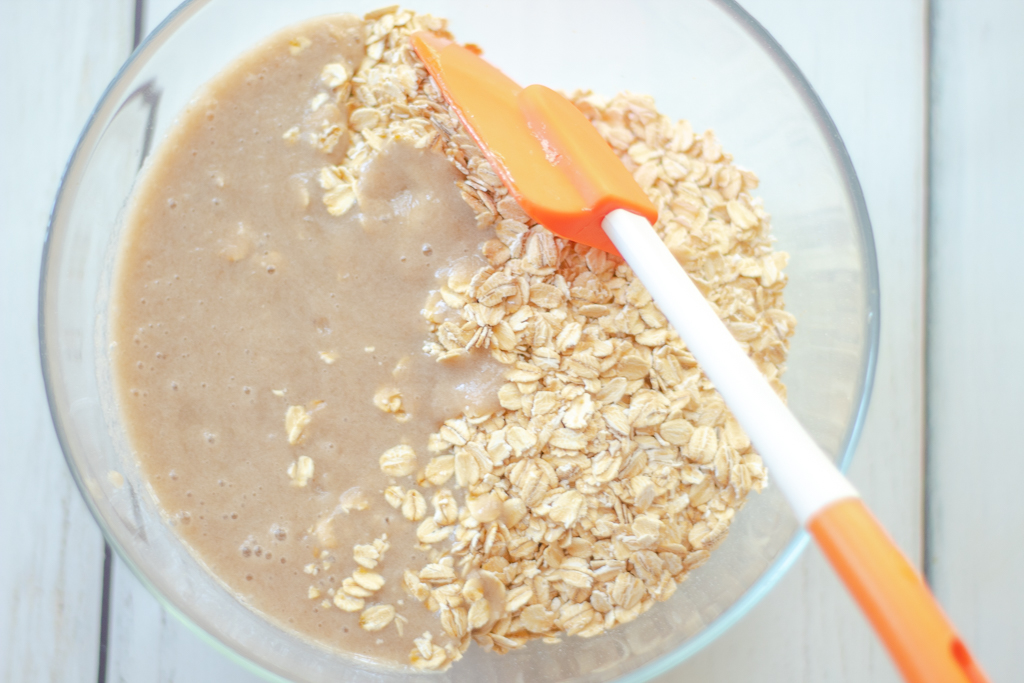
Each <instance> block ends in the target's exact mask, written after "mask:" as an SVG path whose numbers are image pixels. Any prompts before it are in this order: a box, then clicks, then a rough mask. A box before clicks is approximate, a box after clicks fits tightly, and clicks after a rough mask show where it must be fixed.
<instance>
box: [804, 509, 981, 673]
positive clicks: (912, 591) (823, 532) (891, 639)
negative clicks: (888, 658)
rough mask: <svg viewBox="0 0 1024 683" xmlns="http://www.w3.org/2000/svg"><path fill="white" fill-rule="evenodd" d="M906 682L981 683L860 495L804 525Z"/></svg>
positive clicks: (931, 598) (923, 586)
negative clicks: (883, 644)
mask: <svg viewBox="0 0 1024 683" xmlns="http://www.w3.org/2000/svg"><path fill="white" fill-rule="evenodd" d="M807 528H808V530H809V531H810V532H811V535H813V536H814V538H815V540H816V541H817V542H818V545H819V546H820V547H821V550H822V552H823V553H824V554H825V556H826V557H827V558H828V559H829V562H831V563H832V566H833V567H834V568H835V570H836V573H838V574H839V577H840V578H841V579H842V580H843V582H844V583H845V584H846V587H847V588H848V589H849V591H850V593H851V594H852V595H853V597H854V599H855V600H856V601H857V603H858V604H859V605H860V607H861V609H862V610H863V611H864V614H865V616H867V618H868V620H869V621H870V622H871V624H872V626H873V627H874V629H875V631H876V632H877V633H878V635H879V637H880V638H881V639H882V641H883V642H884V643H885V646H886V647H887V648H888V650H889V653H890V654H891V655H892V658H893V660H894V662H895V663H896V666H897V668H899V670H900V672H901V673H902V674H903V677H904V678H905V679H906V680H907V681H909V682H910V683H988V678H987V677H986V676H985V674H984V672H983V671H982V670H981V667H980V666H978V664H977V663H976V662H975V661H974V659H973V658H972V657H971V654H970V652H968V650H967V647H966V646H965V645H964V643H963V641H962V640H961V639H960V636H959V635H957V633H956V631H955V630H954V629H953V626H952V624H951V623H950V621H949V619H948V618H947V617H946V615H945V613H943V611H942V608H941V607H939V604H938V602H937V601H936V600H935V597H934V596H933V595H932V593H931V591H930V590H929V589H928V586H927V585H926V584H925V582H924V579H923V578H922V577H921V575H920V574H919V573H918V572H917V570H916V569H914V567H913V566H912V565H911V564H910V562H909V561H908V560H907V558H906V557H905V556H904V555H903V553H902V552H900V550H899V548H898V547H897V546H896V544H895V543H894V542H893V540H892V539H891V538H890V537H889V535H888V534H887V533H886V532H885V529H883V528H882V526H881V525H880V524H879V523H878V521H877V520H876V519H875V517H874V515H872V514H871V512H870V510H868V508H867V506H866V505H864V502H863V501H862V500H860V499H859V498H846V499H843V500H840V501H838V502H836V503H833V504H832V505H830V506H828V507H826V508H825V509H824V510H822V511H821V512H819V513H818V514H817V515H816V516H815V517H814V518H813V519H811V521H810V523H809V524H808V525H807Z"/></svg>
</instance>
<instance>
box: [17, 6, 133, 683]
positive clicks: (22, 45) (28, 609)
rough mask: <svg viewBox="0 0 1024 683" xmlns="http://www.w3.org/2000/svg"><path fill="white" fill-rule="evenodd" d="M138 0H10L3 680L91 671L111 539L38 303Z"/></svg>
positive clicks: (89, 675)
mask: <svg viewBox="0 0 1024 683" xmlns="http://www.w3.org/2000/svg"><path fill="white" fill-rule="evenodd" d="M130 5H131V3H130V2H129V1H128V0H96V1H94V2H88V3H80V2H75V3H57V2H50V1H46V2H35V1H32V0H16V1H13V2H10V1H5V2H3V3H0V46H2V47H0V59H2V62H0V73H2V74H3V75H2V78H3V81H2V83H3V85H2V87H3V90H2V95H0V207H2V219H0V220H2V230H3V233H2V234H3V239H4V248H3V249H0V320H3V328H2V329H3V332H2V336H0V453H2V457H3V468H4V470H3V476H2V477H0V519H3V520H4V523H3V528H4V544H3V556H2V558H0V680H3V681H10V682H12V683H13V682H21V681H24V682H26V683H36V682H38V681H69V682H70V681H94V680H96V675H97V662H98V659H97V654H98V651H99V623H100V609H101V594H102V574H103V540H102V538H101V536H100V532H99V529H98V528H97V526H96V524H95V522H94V521H93V518H92V516H91V515H90V514H89V512H88V511H87V509H86V507H85V504H84V503H83V501H82V497H81V496H80V495H79V492H78V490H77V489H76V488H75V485H74V483H73V482H72V480H71V476H70V474H69V473H68V470H67V466H66V465H65V463H64V458H63V456H62V454H61V450H60V447H59V445H58V444H57V439H56V436H55V435H54V431H53V423H52V422H51V420H50V412H49V409H48V408H47V404H46V397H45V393H44V390H43V382H42V377H41V374H40V369H39V351H38V348H39V347H38V343H37V335H36V306H37V296H36V294H37V291H38V287H39V267H40V257H41V254H42V247H43V239H44V235H45V233H46V226H47V221H48V217H49V213H50V208H51V207H52V205H53V200H54V197H55V195H56V193H57V187H58V184H59V181H60V177H61V173H62V172H63V170H64V166H65V164H66V163H67V160H68V157H69V156H70V155H71V151H72V149H73V147H74V144H75V140H76V139H77V136H78V134H79V132H80V131H81V130H82V127H83V126H84V124H85V121H86V119H87V117H88V115H89V112H90V111H91V110H92V107H93V106H94V105H95V103H96V101H97V100H98V99H99V96H100V94H101V93H102V92H103V89H104V88H105V87H106V85H107V83H108V82H109V81H110V79H111V77H112V76H113V75H114V73H115V72H116V71H117V68H118V67H119V66H120V65H121V63H122V62H123V61H124V59H125V57H127V55H128V53H129V51H130V49H131V23H130V16H131V15H130V14H129V11H130Z"/></svg>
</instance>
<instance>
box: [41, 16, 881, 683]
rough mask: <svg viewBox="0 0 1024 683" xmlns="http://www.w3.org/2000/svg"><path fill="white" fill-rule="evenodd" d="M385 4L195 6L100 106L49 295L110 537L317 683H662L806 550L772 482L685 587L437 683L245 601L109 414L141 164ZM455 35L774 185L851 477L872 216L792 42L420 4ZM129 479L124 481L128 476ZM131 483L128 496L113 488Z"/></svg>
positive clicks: (779, 228) (739, 25)
mask: <svg viewBox="0 0 1024 683" xmlns="http://www.w3.org/2000/svg"><path fill="white" fill-rule="evenodd" d="M380 2H381V0H343V1H342V2H338V1H337V0H291V2H287V3H281V2H269V1H268V2H262V3H254V2H252V0H196V1H194V2H190V3H187V4H185V5H183V6H182V7H180V8H179V9H178V10H177V11H175V12H174V13H173V14H171V16H170V17H168V18H167V20H166V21H164V22H163V24H162V25H161V26H160V27H159V28H158V29H157V30H156V31H155V32H154V33H153V34H152V35H150V36H149V37H148V38H147V39H146V40H145V42H143V44H142V45H141V46H140V47H139V49H138V50H136V51H135V54H133V55H132V57H131V59H129V60H128V62H127V64H125V66H124V67H123V68H122V69H121V71H120V73H118V75H117V77H116V78H115V79H114V81H113V83H111V85H110V87H109V88H108V89H107V92H106V93H105V94H104V96H103V98H102V99H101V100H100V103H99V105H98V106H97V108H96V110H95V112H94V113H93V115H92V118H91V119H90V121H89V123H88V125H87V126H86V128H85V131H84V132H83V133H82V137H81V139H80V140H79V142H78V146H77V148H76V150H75V152H74V155H73V156H72V158H71V161H70V163H69V165H68V168H67V171H66V173H65V176H64V179H63V183H62V185H61V189H60V193H59V194H58V197H57V201H56V205H55V207H54V211H53V216H52V219H51V224H50V230H49V235H48V238H47V242H46V248H45V253H44V257H43V269H42V279H41V283H40V288H41V292H40V311H39V334H40V345H41V354H42V366H43V372H44V375H45V379H46V387H47V393H48V397H49V402H50V409H51V411H52V414H53V420H54V424H55V426H56V429H57V434H58V436H59V438H60V442H61V445H62V447H63V449H64V454H65V456H66V458H67V461H68V465H69V467H70V468H71V472H72V474H73V475H74V477H75V479H76V481H77V482H78V485H79V487H80V488H81V491H82V494H83V496H85V499H86V501H87V503H88V505H89V507H90V509H91V510H92V513H93V515H95V517H96V520H97V521H98V522H99V524H100V527H102V529H103V532H104V534H105V535H106V538H107V540H108V541H109V542H110V544H111V545H112V546H113V547H114V548H115V549H116V551H117V552H118V553H119V554H120V555H121V557H122V559H123V560H124V561H125V563H126V564H127V565H128V566H129V567H130V568H131V569H132V571H134V572H135V574H136V575H137V576H138V577H139V579H140V580H141V581H142V582H143V584H144V585H146V586H147V588H148V589H149V590H150V591H151V592H152V593H153V595H154V596H156V598H157V599H158V600H159V601H160V602H161V603H162V604H163V605H164V607H165V608H167V609H168V610H169V611H170V612H172V613H173V614H175V615H176V616H177V617H178V618H179V619H181V620H182V621H183V622H184V623H185V624H186V625H187V626H189V627H190V628H191V629H193V630H194V631H196V632H198V633H199V634H200V635H201V636H202V637H203V638H204V639H205V640H207V641H208V642H211V643H213V644H214V645H216V646H218V647H220V648H222V649H223V650H225V651H226V652H228V653H229V655H231V656H232V657H234V658H235V659H237V660H238V661H240V662H241V663H243V664H244V665H246V666H248V667H249V668H251V669H253V670H256V671H258V672H260V673H262V674H263V675H264V676H266V677H268V678H271V679H275V678H284V679H292V680H300V681H310V682H319V681H329V680H346V681H379V682H381V683H385V682H391V681H394V682H397V681H412V680H417V679H420V678H422V679H426V678H427V677H428V676H429V678H430V680H431V681H436V682H440V681H470V680H473V681H477V680H487V681H495V682H499V681H530V682H531V683H541V682H543V681H555V680H558V681H569V680H572V681H592V682H597V681H607V680H612V679H616V678H620V677H623V678H624V680H630V681H639V680H646V679H648V678H650V677H652V676H654V675H656V674H658V673H660V672H662V671H665V670H667V669H668V668H669V667H672V666H674V665H676V664H678V663H679V662H681V661H683V660H684V659H686V658H687V657H689V656H690V655H692V654H693V653H695V652H696V651H698V650H699V649H700V648H702V647H704V646H705V645H707V644H708V643H709V642H711V640H713V639H714V638H715V637H717V636H718V635H719V634H721V633H722V632H723V631H724V630H725V629H727V628H728V627H729V626H730V625H731V624H733V623H734V622H735V621H736V620H737V619H739V618H740V617H741V616H742V615H743V614H745V613H746V612H747V611H748V610H750V608H751V607H752V606H753V605H754V604H755V603H756V602H757V601H758V600H759V599H760V598H761V597H762V596H763V595H764V594H765V592H767V591H768V590H769V589H770V588H771V587H772V586H773V585H774V584H775V583H776V581H778V579H779V577H780V576H781V575H782V574H783V573H784V572H785V571H786V569H787V568H788V567H789V566H790V565H791V564H792V563H793V561H794V560H795V559H796V557H797V556H798V554H799V553H800V550H801V549H802V548H803V546H804V545H805V543H806V536H805V534H804V533H803V532H802V531H800V529H799V528H798V525H797V523H796V520H795V519H794V517H793V515H792V514H791V512H790V511H789V508H788V507H787V504H786V502H785V500H783V498H782V496H781V494H780V493H779V492H778V491H777V490H776V489H774V488H771V487H769V488H768V489H767V490H766V491H765V492H764V493H762V494H760V495H757V494H752V496H751V499H750V500H749V502H748V503H747V505H746V507H745V508H744V509H743V511H742V512H741V513H740V514H739V515H737V518H736V521H735V522H734V524H733V526H732V529H731V532H730V534H729V537H728V539H727V540H726V541H725V542H724V543H723V544H722V545H721V546H720V547H719V548H718V550H717V551H716V552H715V553H713V555H712V559H711V560H710V561H709V562H708V563H707V564H705V565H704V566H703V567H701V568H699V569H698V570H697V571H695V572H694V573H693V574H692V575H691V576H690V578H689V580H688V581H686V582H685V583H683V584H682V585H681V586H680V589H679V590H678V591H677V593H676V595H675V596H674V597H673V598H672V599H671V600H669V601H667V602H665V603H660V604H658V605H657V606H656V607H655V608H653V609H652V610H651V611H650V612H649V613H647V614H646V615H644V616H643V617H642V618H640V619H638V620H636V621H635V622H632V623H630V624H627V625H625V626H619V627H617V628H616V629H614V630H613V631H611V632H610V633H608V634H605V635H602V636H599V637H596V638H592V639H587V640H584V639H580V638H566V639H564V640H563V642H561V643H560V644H557V645H546V644H542V643H538V642H534V643H532V644H530V645H529V646H528V647H526V648H524V649H523V650H520V651H517V652H514V653H511V654H508V655H505V656H504V657H499V656H496V655H490V654H488V653H485V652H483V651H481V650H480V649H479V648H476V647H472V648H471V649H470V650H469V652H468V653H467V655H466V657H465V658H464V659H463V660H462V661H461V662H459V663H458V664H456V665H455V666H454V667H452V668H451V669H450V670H449V671H447V672H445V673H442V674H413V673H410V672H406V671H403V672H398V671H395V670H388V669H382V668H375V667H374V666H372V665H370V664H366V663H365V662H358V661H355V660H353V659H351V658H347V657H345V656H343V655H341V654H339V653H337V652H334V651H329V650H327V649H325V648H323V647H320V646H316V645H313V644H311V643H310V642H307V641H305V640H303V639H302V638H300V637H298V636H295V635H293V634H291V633H287V632H284V631H282V630H280V629H279V628H277V627H276V626H273V625H272V624H271V623H269V622H268V621H266V620H264V619H263V618H261V617H259V616H258V615H257V614H255V613H254V612H252V611H250V610H249V609H248V608H246V607H245V606H243V605H242V604H241V603H240V602H238V601H237V600H236V599H235V598H234V597H233V596H232V595H231V594H230V593H229V592H228V591H227V590H226V589H225V588H224V587H223V586H222V585H221V584H220V583H219V582H218V581H217V580H215V579H214V578H213V577H212V576H211V575H210V574H208V573H207V572H206V571H205V570H204V569H203V568H202V567H201V566H200V564H199V563H198V562H197V561H196V560H195V559H194V558H193V557H192V555H190V554H189V552H188V550H187V549H186V547H185V546H184V545H183V544H182V543H181V542H180V541H179V540H178V538H177V536H175V534H174V533H173V531H172V530H171V529H170V528H169V527H168V526H167V525H166V524H165V523H164V522H163V521H162V519H161V516H160V514H159V512H158V511H157V509H156V507H155V505H154V501H153V498H152V496H151V495H150V493H149V491H148V490H147V487H146V485H145V483H144V482H143V481H141V479H140V477H139V472H138V468H137V466H136V464H135V462H134V460H133V457H132V456H131V453H130V450H129V448H128V445H127V443H126V439H125V434H124V430H123V428H122V426H121V424H120V422H119V415H118V412H117V410H116V406H115V405H114V401H113V394H112V390H111V389H112V383H111V373H110V365H109V361H108V358H107V354H106V349H107V347H108V343H109V340H108V329H107V302H108V293H109V291H110V286H111V283H110V277H111V271H112V264H113V261H114V257H115V254H116V251H117V246H118V240H119V237H120V233H121V228H122V213H123V210H124V207H125V202H126V199H127V197H128V196H129V193H130V192H131V190H132V185H133V183H134V181H135V179H136V177H137V175H138V173H139V169H140V167H141V165H142V164H143V162H144V160H145V159H146V157H147V155H148V154H149V153H150V152H151V151H152V149H153V146H154V144H156V143H157V142H158V141H159V140H160V139H161V138H162V136H163V135H164V133H165V132H166V130H167V128H168V126H169V125H170V124H171V123H172V122H173V121H174V118H175V116H176V114H177V112H178V111H180V110H181V109H182V108H183V106H184V105H185V103H186V102H187V101H188V99H189V98H190V97H191V96H192V94H193V93H194V92H195V91H196V89H197V88H198V87H199V86H200V85H202V84H203V83H204V82H205V81H206V80H208V79H209V78H210V77H211V76H213V75H214V74H215V73H216V72H218V71H219V70H220V69H221V68H222V67H223V66H225V65H226V64H227V63H228V62H229V61H231V60H232V59H233V58H234V57H235V56H237V55H238V54H240V53H241V52H243V51H244V50H245V49H247V48H249V47H250V46H252V45H254V44H255V43H256V42H258V41H259V40H261V39H262V38H264V37H265V36H267V35H269V34H271V33H273V32H274V31H276V30H278V29H279V28H282V27H284V26H286V25H287V24H290V23H294V22H296V21H299V20H302V19H305V18H308V17H311V16H315V15H318V14H328V13H332V12H353V13H359V14H362V13H364V12H366V11H369V10H371V9H375V8H376V6H377V5H378V4H380ZM415 4H416V6H415V7H414V9H416V10H417V11H421V12H431V13H433V14H436V15H439V16H444V17H448V18H450V19H451V27H452V31H453V32H454V33H455V35H456V36H457V37H458V39H459V40H460V41H465V42H474V43H477V44H479V45H482V46H484V47H485V49H486V51H487V53H486V54H487V56H488V58H489V59H490V60H491V61H492V62H493V63H494V64H496V65H498V66H499V67H501V68H502V69H503V70H505V71H506V72H507V73H508V74H509V75H510V76H512V77H513V78H514V79H516V80H517V81H518V82H520V83H523V84H526V83H537V82H539V83H545V84H547V85H550V86H553V87H556V88H562V89H574V88H578V87H584V88H591V89H593V90H594V91H596V92H599V93H602V94H606V95H612V94H614V93H616V92H618V91H620V90H627V89H628V90H632V91H634V92H641V93H650V94H652V95H654V97H655V99H656V101H657V103H658V106H659V109H660V110H661V111H663V112H665V113H666V114H668V115H669V116H671V117H672V118H687V119H689V120H690V121H691V122H692V123H693V125H694V128H695V129H697V130H703V129H705V128H714V129H715V130H716V132H717V134H718V137H719V139H720V140H721V142H722V144H723V146H724V148H725V149H726V150H728V151H729V152H731V153H732V154H733V155H734V156H735V158H736V159H737V161H738V162H739V163H740V164H742V165H743V166H745V167H747V168H751V169H753V170H755V171H756V172H757V174H758V175H759V176H760V178H761V187H760V188H759V189H758V190H757V192H756V194H757V195H759V196H761V197H763V199H764V202H765V206H766V208H767V209H768V211H769V212H770V213H771V214H772V217H773V230H774V234H775V236H776V237H777V239H778V248H780V249H782V250H785V251H788V252H789V253H790V256H791V258H790V265H789V267H788V270H787V272H788V274H789V286H788V287H787V289H786V304H787V308H788V310H790V311H791V312H792V313H794V314H795V315H796V317H797V320H798V327H797V333H796V336H795V338H794V339H793V343H792V352H791V355H790V360H789V363H788V371H787V373H786V375H785V381H786V383H787V385H788V388H789V403H790V406H791V407H792V409H793V411H794V412H795V413H796V415H797V416H798V417H799V418H800V420H801V421H802V422H803V424H804V425H805V426H806V427H807V429H808V430H809V431H810V433H811V435H812V436H813V437H814V438H815V439H816V440H817V441H818V443H819V444H821V445H822V446H823V447H824V449H825V450H826V451H827V452H829V453H831V454H833V456H834V457H835V459H836V460H837V462H838V463H839V464H840V466H841V467H844V468H845V466H846V465H847V463H848V461H849V459H850V455H851V453H852V452H853V447H854V443H855V441H856V438H857V435H858V433H859V431H860V427H861V424H862V421H863V418H864V414H865V410H866V407H867V399H868V395H869V393H870V384H871V378H872V373H873V369H874V361H875V354H876V351H877V345H878V275H877V270H876V264H875V253H874V245H873V242H872V236H871V228H870V225H869V222H868V216H867V210H866V208H865V205H864V199H863V197H862V195H861V191H860V186H859V184H858V182H857V178H856V175H855V174H854V170H853V167H852V165H851V163H850V159H849V157H848V155H847V153H846V150H845V148H844V147H843V143H842V141H841V140H840V137H839V134H838V132H837V131H836V129H835V126H834V125H833V123H832V121H831V119H830V118H829V116H828V114H827V113H826V112H825V110H824V108H823V107H822V105H821V102H820V101H819V100H818V98H817V96H816V95H815V94H814V92H813V91H812V90H811V88H810V86H809V85H808V83H807V81H806V80H805V79H804V77H803V76H802V75H801V74H800V72H799V71H798V70H797V68H796V66H795V65H794V64H793V62H792V61H791V60H790V59H789V57H787V56H786V54H785V52H783V50H782V48H781V47H780V46H779V45H778V44H777V43H776V42H775V41H774V40H773V39H772V38H771V36H769V35H768V34H767V33H766V32H765V31H764V29H763V28H761V27H760V26H759V25H758V24H757V23H756V22H755V21H754V20H753V19H752V18H751V17H750V16H749V15H747V14H746V13H745V12H744V11H743V10H742V9H741V8H740V7H738V6H737V5H735V4H734V3H731V2H725V1H721V2H715V1H711V0H688V1H686V2H677V1H675V0H672V1H669V0H665V1H663V2H650V3H627V2H625V1H623V2H611V1H603V0H601V1H595V0H590V1H588V2H582V1H574V2H564V3H552V2H550V1H548V0H517V1H516V2H489V1H480V0H478V1H476V2H472V3H469V2H457V1H456V0H420V1H419V2H417V3H415ZM111 472H118V473H121V474H122V475H123V478H124V481H123V483H121V482H120V481H119V478H118V477H117V476H110V475H109V473H111ZM119 483H120V484H121V485H119V486H118V485H117V484H119Z"/></svg>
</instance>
